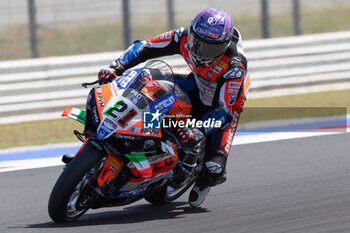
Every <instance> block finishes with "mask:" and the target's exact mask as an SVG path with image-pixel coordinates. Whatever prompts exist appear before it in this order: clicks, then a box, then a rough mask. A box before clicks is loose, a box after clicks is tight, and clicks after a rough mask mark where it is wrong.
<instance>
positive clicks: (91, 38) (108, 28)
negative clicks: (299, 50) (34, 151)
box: [0, 0, 350, 60]
mask: <svg viewBox="0 0 350 233" xmlns="http://www.w3.org/2000/svg"><path fill="white" fill-rule="evenodd" d="M123 3H124V4H123ZM126 3H127V4H126ZM123 6H124V7H123ZM206 7H220V8H224V9H225V10H227V11H228V12H229V13H230V14H231V15H232V16H233V19H234V21H235V25H236V26H237V27H238V28H239V29H240V31H241V32H242V35H243V37H244V39H257V38H261V37H276V36H289V35H293V34H299V33H317V32H326V31H339V30H350V26H349V25H350V17H348V15H349V14H348V12H349V8H350V4H349V2H348V0H313V1H307V0H191V1H187V0H142V1H139V0H100V1H94V0H61V1H54V0H25V1H24V0H3V1H1V2H0V60H10V59H18V58H29V57H37V56H40V57H46V56H59V55H71V54H84V53H95V52H103V51H113V50H118V49H123V48H125V47H126V46H127V45H129V44H130V42H131V41H133V40H136V39H145V38H149V37H152V36H154V35H157V34H160V33H162V32H164V31H166V30H168V28H169V27H171V28H173V27H177V26H188V25H189V23H190V21H191V19H192V17H193V16H194V15H195V14H196V13H198V12H199V11H200V10H202V9H203V8H206ZM293 22H294V23H293ZM123 25H125V26H123ZM293 25H294V26H293ZM293 28H294V29H293Z"/></svg>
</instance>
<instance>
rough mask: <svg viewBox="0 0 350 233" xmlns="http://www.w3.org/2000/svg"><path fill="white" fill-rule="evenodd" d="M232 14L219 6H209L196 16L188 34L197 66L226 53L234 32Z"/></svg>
mask: <svg viewBox="0 0 350 233" xmlns="http://www.w3.org/2000/svg"><path fill="white" fill-rule="evenodd" d="M233 28H234V26H233V21H232V18H231V16H230V15H229V14H228V13H227V12H226V11H224V10H222V9H219V8H207V9H205V10H203V11H202V12H200V13H199V14H198V15H196V17H194V19H193V21H192V24H191V27H190V32H189V35H188V47H189V50H190V54H191V59H192V61H193V62H194V63H195V65H197V66H205V65H209V64H210V63H212V62H213V61H214V60H216V59H217V58H218V57H220V56H221V55H222V54H224V53H225V51H226V49H227V48H228V47H229V45H230V41H231V36H232V33H233Z"/></svg>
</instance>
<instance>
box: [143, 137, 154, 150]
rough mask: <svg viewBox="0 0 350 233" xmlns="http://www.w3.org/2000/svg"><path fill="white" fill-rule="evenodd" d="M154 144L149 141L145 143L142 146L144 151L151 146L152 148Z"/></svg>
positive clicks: (152, 141)
mask: <svg viewBox="0 0 350 233" xmlns="http://www.w3.org/2000/svg"><path fill="white" fill-rule="evenodd" d="M155 144H156V143H155V142H154V140H152V139H150V140H147V141H145V144H144V145H143V148H144V149H147V148H150V147H152V146H154V145H155Z"/></svg>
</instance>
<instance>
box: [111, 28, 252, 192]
mask: <svg viewBox="0 0 350 233" xmlns="http://www.w3.org/2000/svg"><path fill="white" fill-rule="evenodd" d="M188 31H189V29H188V28H182V27H181V28H178V29H176V30H172V31H169V32H165V33H163V34H161V35H158V36H156V37H153V38H150V39H148V40H144V41H135V42H134V43H133V44H132V45H131V46H130V47H129V48H128V49H127V50H126V51H125V52H124V53H123V54H122V55H121V56H120V57H119V58H118V59H117V60H115V61H113V62H112V64H111V65H110V68H113V69H115V70H116V72H117V75H120V74H122V73H123V72H124V71H125V70H127V69H129V68H132V67H134V66H136V65H137V64H139V63H141V62H144V61H146V60H149V59H152V58H158V57H161V56H167V55H174V54H180V55H182V57H183V58H184V60H185V61H186V63H187V64H188V66H189V68H190V69H191V71H192V72H191V73H190V74H189V75H188V76H187V77H186V80H192V81H193V80H194V82H193V84H194V85H193V88H190V86H191V85H186V86H184V89H185V90H187V91H188V93H189V95H190V97H191V101H192V111H191V115H192V116H194V117H195V118H197V119H202V120H206V119H209V118H214V119H215V120H220V121H221V122H222V123H223V124H222V127H221V128H220V129H218V130H213V129H210V128H206V129H203V131H204V132H205V134H206V137H207V138H206V139H207V143H206V155H205V161H206V162H205V165H206V166H205V169H204V170H206V172H207V174H210V175H203V176H202V177H205V178H204V179H203V180H204V181H203V182H207V184H208V185H210V186H213V185H216V184H219V183H222V182H224V181H225V179H226V178H225V177H224V174H225V166H226V161H227V156H228V155H229V152H230V148H231V144H232V140H233V137H234V134H235V131H236V129H237V124H238V120H239V116H240V113H241V112H242V111H243V104H244V101H245V98H246V95H247V92H248V89H249V85H250V81H249V75H248V73H247V60H246V57H245V55H244V51H243V48H242V39H241V36H240V33H239V31H238V30H237V29H236V28H235V29H234V31H233V36H232V39H231V43H230V46H229V47H228V49H227V50H226V52H225V53H224V54H223V55H222V56H220V57H219V58H218V59H217V60H216V61H214V62H213V63H212V64H211V65H209V66H204V67H197V66H196V65H195V64H194V63H193V62H192V60H191V57H190V54H189V49H188V45H187V40H188V38H187V37H188ZM218 165H219V166H218ZM223 177H224V178H223Z"/></svg>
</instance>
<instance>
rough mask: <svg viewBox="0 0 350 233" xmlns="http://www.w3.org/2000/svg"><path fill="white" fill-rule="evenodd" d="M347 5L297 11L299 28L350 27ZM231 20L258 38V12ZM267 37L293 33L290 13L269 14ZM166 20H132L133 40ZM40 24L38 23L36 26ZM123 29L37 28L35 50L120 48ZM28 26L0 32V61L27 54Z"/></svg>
mask: <svg viewBox="0 0 350 233" xmlns="http://www.w3.org/2000/svg"><path fill="white" fill-rule="evenodd" d="M349 12H350V4H349V5H336V6H335V7H333V8H323V9H319V10H311V9H309V10H303V11H302V12H301V21H302V31H303V33H304V34H309V33H321V32H328V31H341V30H350V14H349ZM190 17H192V16H189V18H181V19H179V18H177V19H176V24H177V25H178V26H188V25H189V23H190V21H191V18H190ZM233 18H234V22H235V25H236V27H238V28H239V30H240V32H241V34H242V36H243V39H244V40H249V39H258V38H261V22H260V15H258V14H250V13H249V12H247V13H246V14H244V15H234V16H233ZM270 21H271V29H270V31H271V36H272V37H282V36H291V35H293V22H292V21H293V20H292V13H291V12H285V13H279V14H272V15H271V18H270ZM166 24H167V22H166V19H163V18H161V19H160V18H145V19H143V21H141V20H135V22H133V25H132V26H133V29H132V34H133V40H136V39H141V40H142V39H146V38H150V37H152V36H155V35H158V34H160V33H162V32H164V31H166V30H167V26H166ZM39 26H40V25H39ZM122 35H123V31H122V24H121V22H113V23H105V24H103V25H97V24H93V23H90V24H89V25H84V26H72V27H64V28H43V27H39V29H38V37H39V50H40V55H41V57H46V56H61V55H71V54H85V53H95V52H105V51H116V50H122V49H123V47H124V43H123V36H122ZM28 38H29V36H28V28H27V26H26V25H23V26H20V27H15V28H12V29H8V30H1V31H0V60H11V59H23V58H29V57H30V48H29V39H28Z"/></svg>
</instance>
